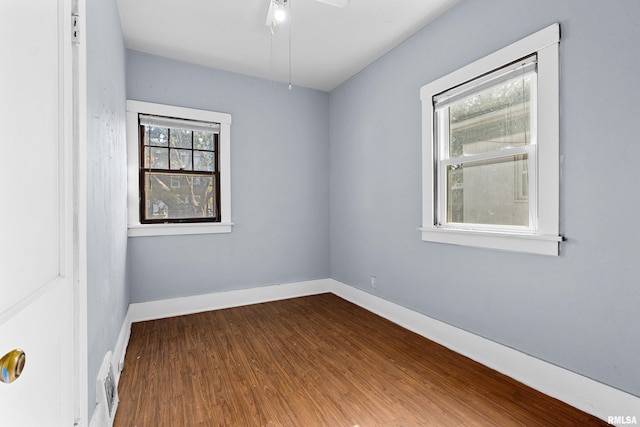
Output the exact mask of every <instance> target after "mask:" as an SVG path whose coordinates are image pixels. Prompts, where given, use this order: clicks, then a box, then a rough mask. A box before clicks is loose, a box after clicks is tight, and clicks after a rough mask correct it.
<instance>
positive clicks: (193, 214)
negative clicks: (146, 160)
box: [145, 172, 217, 220]
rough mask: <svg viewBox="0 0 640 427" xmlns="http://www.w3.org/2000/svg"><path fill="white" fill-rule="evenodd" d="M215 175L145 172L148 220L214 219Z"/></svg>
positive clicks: (146, 213) (215, 208) (146, 218)
mask: <svg viewBox="0 0 640 427" xmlns="http://www.w3.org/2000/svg"><path fill="white" fill-rule="evenodd" d="M214 179H215V178H214V177H213V176H201V175H200V176H194V175H189V174H179V175H176V174H163V173H153V172H147V173H145V215H146V217H145V220H154V219H159V220H162V219H167V220H171V219H189V218H191V219H193V218H215V212H216V210H217V207H216V200H215V193H216V192H215V191H214V189H215V185H214V184H215V182H214Z"/></svg>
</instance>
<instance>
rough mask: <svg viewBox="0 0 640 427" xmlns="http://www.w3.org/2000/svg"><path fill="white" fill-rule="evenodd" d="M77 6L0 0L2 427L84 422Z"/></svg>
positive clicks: (49, 0) (59, 0) (64, 0)
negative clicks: (16, 356)
mask: <svg viewBox="0 0 640 427" xmlns="http://www.w3.org/2000/svg"><path fill="white" fill-rule="evenodd" d="M70 21H71V0H28V1H8V0H0V141H1V142H0V147H1V148H2V149H1V150H0V357H2V356H3V355H4V354H5V353H7V352H9V351H10V350H13V349H14V348H19V349H21V350H23V351H25V353H26V364H25V367H24V370H23V373H22V375H21V376H20V377H19V378H18V379H17V380H16V381H15V382H12V383H11V384H6V383H0V414H2V415H1V416H0V424H2V425H7V426H9V425H10V426H28V427H31V426H69V427H71V426H72V425H73V422H74V412H75V411H74V375H75V372H74V369H73V367H74V363H75V359H74V358H75V357H76V351H75V349H74V345H75V344H74V322H75V321H76V318H75V315H74V310H75V308H74V307H75V306H76V304H75V302H74V281H73V273H74V270H75V269H74V261H73V257H74V246H73V245H74V238H73V237H74V236H73V212H72V209H73V199H72V196H73V182H72V172H73V169H72V160H73V156H72V150H73V140H72V138H73V136H72V133H71V130H72V128H73V126H72V125H73V104H72V102H73V89H72V83H73V79H72V73H73V70H72V44H71V27H70Z"/></svg>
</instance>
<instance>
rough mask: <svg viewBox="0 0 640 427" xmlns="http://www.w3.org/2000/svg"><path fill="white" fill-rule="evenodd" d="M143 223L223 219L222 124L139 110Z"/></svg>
mask: <svg viewBox="0 0 640 427" xmlns="http://www.w3.org/2000/svg"><path fill="white" fill-rule="evenodd" d="M139 126H140V142H141V143H140V150H141V155H140V177H139V181H140V222H141V223H143V224H151V223H173V222H176V223H189V222H219V221H220V203H219V199H220V196H219V194H220V189H219V185H218V182H219V167H218V155H217V153H218V151H219V149H218V147H219V129H220V125H219V124H218V123H208V122H196V121H187V120H179V119H173V118H170V117H160V116H150V115H144V114H140V115H139Z"/></svg>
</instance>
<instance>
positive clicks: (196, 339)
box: [115, 294, 607, 427]
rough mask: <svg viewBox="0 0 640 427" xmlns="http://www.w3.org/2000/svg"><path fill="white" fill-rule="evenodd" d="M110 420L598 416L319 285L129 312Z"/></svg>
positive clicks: (576, 419) (515, 420)
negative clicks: (225, 303)
mask: <svg viewBox="0 0 640 427" xmlns="http://www.w3.org/2000/svg"><path fill="white" fill-rule="evenodd" d="M119 394H120V404H119V407H118V413H117V415H116V420H115V426H116V427H134V426H135V427H147V426H148V427H163V426H171V427H180V426H295V427H300V426H347V427H355V426H359V427H368V426H385V427H386V426H581V427H584V426H602V425H607V424H606V423H605V422H603V421H601V420H599V419H597V418H595V417H592V416H590V415H588V414H585V413H583V412H581V411H578V410H577V409H575V408H572V407H570V406H568V405H566V404H564V403H562V402H560V401H558V400H556V399H553V398H551V397H548V396H545V395H543V394H542V393H539V392H537V391H535V390H533V389H531V388H529V387H527V386H524V385H522V384H520V383H518V382H516V381H514V380H512V379H510V378H508V377H506V376H504V375H502V374H500V373H498V372H496V371H493V370H491V369H489V368H487V367H485V366H482V365H480V364H478V363H476V362H474V361H472V360H470V359H468V358H466V357H463V356H460V355H458V354H456V353H454V352H452V351H450V350H448V349H446V348H445V347H442V346H440V345H438V344H435V343H433V342H431V341H429V340H427V339H425V338H423V337H421V336H419V335H416V334H414V333H412V332H409V331H407V330H405V329H402V328H401V327H399V326H397V325H395V324H393V323H391V322H389V321H387V320H385V319H383V318H381V317H379V316H376V315H374V314H373V313H370V312H368V311H366V310H364V309H362V308H360V307H358V306H355V305H353V304H351V303H349V302H347V301H345V300H343V299H341V298H339V297H337V296H335V295H332V294H322V295H316V296H310V297H303V298H295V299H290V300H285V301H277V302H270V303H264V304H256V305H251V306H245V307H238V308H230V309H225V310H217V311H211V312H206V313H199V314H192V315H188V316H180V317H174V318H169V319H162V320H155V321H149V322H141V323H135V324H134V325H133V326H132V331H131V339H130V341H129V347H128V349H127V355H126V358H125V368H124V370H123V372H122V376H121V378H120V385H119Z"/></svg>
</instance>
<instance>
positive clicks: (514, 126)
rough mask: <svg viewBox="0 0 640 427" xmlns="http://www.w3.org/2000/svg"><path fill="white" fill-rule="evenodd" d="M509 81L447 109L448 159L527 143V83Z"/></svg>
mask: <svg viewBox="0 0 640 427" xmlns="http://www.w3.org/2000/svg"><path fill="white" fill-rule="evenodd" d="M533 78H535V74H532V73H530V74H528V75H525V76H524V77H521V78H517V79H513V80H509V81H507V82H505V83H502V84H500V85H497V86H494V87H492V88H489V89H487V90H485V91H483V92H480V93H476V94H475V95H472V96H469V97H467V98H464V99H462V100H460V101H458V102H455V103H453V104H452V105H451V106H450V107H449V157H450V158H457V157H461V156H464V155H472V154H480V153H487V152H491V151H499V150H501V149H503V148H511V147H518V146H523V145H527V144H530V143H531V126H530V123H531V117H530V114H531V81H532V79H533Z"/></svg>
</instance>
